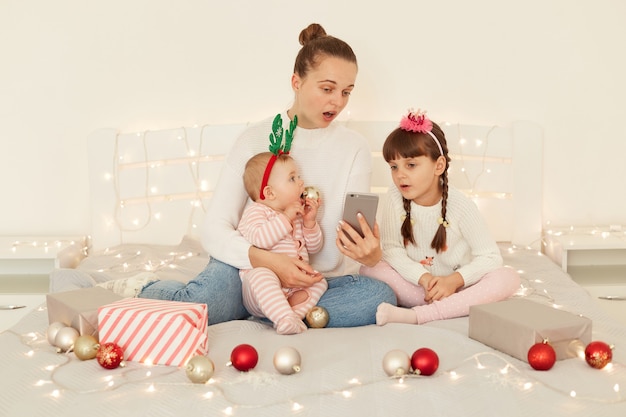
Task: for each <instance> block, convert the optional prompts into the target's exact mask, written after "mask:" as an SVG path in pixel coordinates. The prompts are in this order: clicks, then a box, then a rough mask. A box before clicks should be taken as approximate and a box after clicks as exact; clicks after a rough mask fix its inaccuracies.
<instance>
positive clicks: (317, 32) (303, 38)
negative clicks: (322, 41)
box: [298, 23, 327, 46]
mask: <svg viewBox="0 0 626 417" xmlns="http://www.w3.org/2000/svg"><path fill="white" fill-rule="evenodd" d="M324 36H327V35H326V31H325V30H324V28H323V27H322V25H320V24H319V23H311V24H310V25H309V26H307V27H306V28H305V29H302V32H300V37H299V38H298V40H299V41H300V45H303V46H304V45H306V44H307V43H308V42H310V41H312V40H313V39H317V38H321V37H324Z"/></svg>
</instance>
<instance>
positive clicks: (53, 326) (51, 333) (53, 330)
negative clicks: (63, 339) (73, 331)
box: [46, 321, 67, 346]
mask: <svg viewBox="0 0 626 417" xmlns="http://www.w3.org/2000/svg"><path fill="white" fill-rule="evenodd" d="M64 327H67V324H65V323H61V322H60V321H55V322H52V323H50V325H49V326H48V330H47V331H46V336H47V338H48V343H50V344H51V345H52V346H55V344H54V339H55V338H56V337H57V333H58V332H59V330H61V329H62V328H64Z"/></svg>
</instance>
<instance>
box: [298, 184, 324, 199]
mask: <svg viewBox="0 0 626 417" xmlns="http://www.w3.org/2000/svg"><path fill="white" fill-rule="evenodd" d="M302 198H311V199H315V200H319V198H320V190H319V189H318V188H317V187H313V186H308V187H304V192H303V193H302Z"/></svg>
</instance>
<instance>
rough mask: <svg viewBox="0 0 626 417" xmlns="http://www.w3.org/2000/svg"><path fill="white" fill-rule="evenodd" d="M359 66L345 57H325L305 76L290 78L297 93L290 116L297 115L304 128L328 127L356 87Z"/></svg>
mask: <svg viewBox="0 0 626 417" xmlns="http://www.w3.org/2000/svg"><path fill="white" fill-rule="evenodd" d="M356 74H357V66H356V64H355V63H353V62H349V61H346V60H345V59H342V58H335V57H326V58H323V59H322V60H321V61H320V63H319V65H318V66H317V68H315V69H312V70H310V71H309V72H308V74H307V75H306V77H305V78H302V77H300V76H299V75H297V74H294V75H293V77H292V79H291V85H292V88H293V90H294V92H295V94H296V98H295V101H294V105H293V107H292V108H291V109H290V117H293V115H294V114H297V115H298V126H300V127H303V128H305V129H316V128H322V127H327V126H328V125H329V124H330V122H332V121H333V120H334V119H335V118H336V117H337V116H338V115H339V113H341V111H342V110H343V109H344V107H346V105H347V104H348V100H349V99H350V93H351V92H352V89H353V88H354V82H355V80H356Z"/></svg>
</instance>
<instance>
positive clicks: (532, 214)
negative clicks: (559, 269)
mask: <svg viewBox="0 0 626 417" xmlns="http://www.w3.org/2000/svg"><path fill="white" fill-rule="evenodd" d="M342 123H346V125H348V126H349V127H350V128H353V129H355V130H357V131H359V132H361V133H362V134H363V135H365V136H366V137H367V138H368V140H369V141H370V146H371V148H372V158H373V173H372V191H373V192H377V193H381V194H382V193H384V192H385V191H386V189H387V187H388V186H389V185H390V184H391V182H390V176H389V168H388V166H387V164H386V163H385V161H384V160H383V158H382V155H381V153H380V149H381V147H382V143H383V142H384V140H385V138H386V136H387V135H388V134H389V132H390V131H391V130H393V129H394V128H395V127H396V126H397V121H353V120H349V121H346V122H342ZM440 125H441V126H442V128H443V129H444V131H445V132H446V137H447V140H448V147H449V149H450V153H451V157H452V163H451V166H450V171H449V173H450V184H452V185H453V186H455V187H457V188H460V189H461V190H463V191H465V192H466V193H467V194H468V195H470V196H472V198H473V199H474V201H475V202H476V204H477V205H478V206H479V208H480V210H481V211H482V212H483V213H484V215H485V217H486V218H487V222H488V224H489V227H490V230H491V232H492V233H493V235H494V237H495V238H496V240H498V241H502V242H512V243H514V244H517V245H523V246H531V247H533V248H537V249H538V248H539V245H540V237H541V229H542V221H541V211H542V147H543V131H542V129H541V128H540V127H539V126H538V125H536V124H534V123H532V122H514V123H512V124H510V125H508V126H505V127H500V126H476V125H463V124H450V123H440ZM245 127H246V124H245V123H244V124H228V125H219V124H216V125H204V126H192V127H180V128H173V129H164V130H157V131H149V130H147V131H143V132H128V133H124V132H122V133H120V132H118V131H116V130H115V129H100V130H97V131H95V132H94V133H93V134H92V135H91V136H90V137H89V146H88V149H89V176H90V183H89V184H90V195H91V221H92V230H91V238H92V240H91V242H92V248H93V249H94V250H97V249H102V248H106V247H111V246H115V245H118V244H121V243H148V244H167V245H173V244H177V243H179V242H180V241H181V239H182V237H183V236H185V235H197V234H198V228H199V227H200V225H201V223H202V221H203V219H204V214H205V210H206V207H207V203H208V201H209V200H210V198H211V196H212V190H213V188H214V186H215V183H216V181H217V179H218V177H219V173H220V170H221V166H222V163H223V160H224V157H225V155H226V153H227V152H228V150H229V149H230V146H231V145H232V143H233V141H234V139H235V138H236V137H237V136H238V134H239V132H241V131H242V130H243V129H244V128H245Z"/></svg>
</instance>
